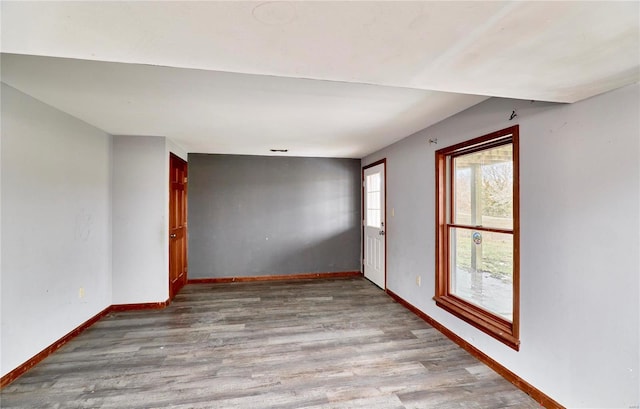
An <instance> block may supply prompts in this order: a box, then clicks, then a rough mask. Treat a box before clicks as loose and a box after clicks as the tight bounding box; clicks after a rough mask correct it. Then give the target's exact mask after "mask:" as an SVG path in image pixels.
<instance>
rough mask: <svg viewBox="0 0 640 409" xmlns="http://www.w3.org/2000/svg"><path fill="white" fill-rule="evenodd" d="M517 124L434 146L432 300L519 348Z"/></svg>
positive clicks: (493, 335) (516, 348) (511, 345)
mask: <svg viewBox="0 0 640 409" xmlns="http://www.w3.org/2000/svg"><path fill="white" fill-rule="evenodd" d="M518 180H519V179H518V126H514V127H510V128H507V129H503V130H501V131H497V132H494V133H491V134H489V135H485V136H481V137H479V138H476V139H473V140H470V141H467V142H464V143H460V144H457V145H454V146H451V147H448V148H444V149H440V150H438V151H437V152H436V226H437V241H436V295H435V298H434V299H435V301H436V304H437V305H438V306H440V307H442V308H444V309H445V310H447V311H449V312H450V313H452V314H454V315H456V316H457V317H459V318H461V319H463V320H465V321H466V322H468V323H469V324H471V325H473V326H475V327H477V328H478V329H480V330H482V331H484V332H485V333H487V334H489V335H491V336H492V337H494V338H496V339H498V340H500V341H502V342H503V343H505V344H507V345H509V346H510V347H512V348H514V349H515V350H518V348H519V344H520V341H519V339H518V321H519V314H518V312H519V285H520V280H519V264H520V263H519V205H518V196H519V195H518V191H519V189H518Z"/></svg>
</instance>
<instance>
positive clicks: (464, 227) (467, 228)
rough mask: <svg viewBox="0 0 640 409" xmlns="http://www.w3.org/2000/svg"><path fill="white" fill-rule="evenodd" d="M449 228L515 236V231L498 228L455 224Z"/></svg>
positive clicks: (451, 224) (448, 225)
mask: <svg viewBox="0 0 640 409" xmlns="http://www.w3.org/2000/svg"><path fill="white" fill-rule="evenodd" d="M447 227H448V228H455V229H466V230H480V231H488V232H491V233H504V234H513V229H501V228H498V227H484V226H471V225H467V224H454V223H449V224H447Z"/></svg>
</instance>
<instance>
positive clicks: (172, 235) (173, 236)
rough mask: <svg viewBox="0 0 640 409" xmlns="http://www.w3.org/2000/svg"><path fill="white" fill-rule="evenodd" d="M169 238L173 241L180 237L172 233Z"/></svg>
mask: <svg viewBox="0 0 640 409" xmlns="http://www.w3.org/2000/svg"><path fill="white" fill-rule="evenodd" d="M169 237H171V238H172V239H175V238H176V237H178V235H177V234H175V233H171V234H170V235H169Z"/></svg>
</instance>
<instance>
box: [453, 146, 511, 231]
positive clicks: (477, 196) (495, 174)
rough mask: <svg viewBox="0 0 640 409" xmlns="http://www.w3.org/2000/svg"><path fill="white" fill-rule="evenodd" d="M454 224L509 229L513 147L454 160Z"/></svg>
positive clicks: (492, 149) (491, 150) (485, 151)
mask: <svg viewBox="0 0 640 409" xmlns="http://www.w3.org/2000/svg"><path fill="white" fill-rule="evenodd" d="M453 166H454V175H455V180H454V198H453V200H454V202H455V206H454V207H455V220H454V224H466V225H470V226H478V225H480V226H484V227H493V228H500V229H513V145H511V144H508V145H501V146H498V147H495V148H491V149H486V150H483V151H480V152H475V153H470V154H467V155H461V156H457V157H455V158H454V159H453Z"/></svg>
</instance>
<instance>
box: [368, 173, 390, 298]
mask: <svg viewBox="0 0 640 409" xmlns="http://www.w3.org/2000/svg"><path fill="white" fill-rule="evenodd" d="M384 172H385V163H384V162H383V163H380V164H378V165H375V166H371V167H368V168H365V169H364V172H363V178H364V181H363V183H364V198H363V200H364V215H363V217H364V220H363V224H364V229H363V230H364V237H363V241H364V255H363V256H364V263H363V264H364V276H365V277H366V278H367V279H369V280H371V282H373V283H374V284H375V285H377V286H378V287H380V288H382V289H385V285H386V271H385V268H386V267H385V253H386V236H385V224H386V220H385V177H384Z"/></svg>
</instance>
